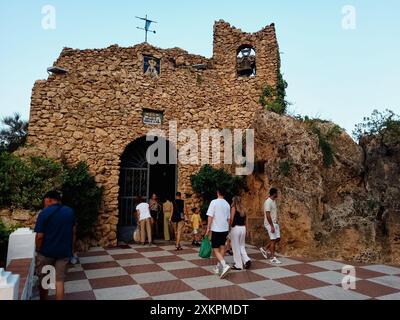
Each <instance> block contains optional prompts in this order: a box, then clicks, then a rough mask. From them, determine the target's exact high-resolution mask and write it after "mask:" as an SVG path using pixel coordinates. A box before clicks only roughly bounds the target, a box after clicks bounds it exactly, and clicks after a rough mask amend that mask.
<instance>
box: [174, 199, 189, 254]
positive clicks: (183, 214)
mask: <svg viewBox="0 0 400 320" xmlns="http://www.w3.org/2000/svg"><path fill="white" fill-rule="evenodd" d="M186 220H187V210H186V205H185V201H184V200H182V194H181V193H180V192H177V193H176V198H175V200H174V211H173V213H172V216H171V223H172V224H173V226H174V231H175V241H176V250H177V251H180V250H182V247H181V238H182V232H183V229H184V226H185V221H186Z"/></svg>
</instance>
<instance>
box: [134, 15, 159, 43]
mask: <svg viewBox="0 0 400 320" xmlns="http://www.w3.org/2000/svg"><path fill="white" fill-rule="evenodd" d="M136 19H140V20H144V22H145V24H144V28H140V27H137V28H138V29H140V30H144V31H145V38H144V39H145V40H144V41H145V42H147V33H148V32H152V33H156V32H155V31H154V30H150V25H151V24H152V23H157V21H153V20H149V19H147V14H146V17H145V18H141V17H136Z"/></svg>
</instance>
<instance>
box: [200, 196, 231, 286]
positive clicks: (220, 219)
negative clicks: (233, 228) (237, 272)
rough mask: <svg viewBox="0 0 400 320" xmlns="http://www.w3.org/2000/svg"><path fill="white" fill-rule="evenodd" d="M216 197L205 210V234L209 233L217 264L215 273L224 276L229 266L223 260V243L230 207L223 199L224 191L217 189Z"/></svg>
mask: <svg viewBox="0 0 400 320" xmlns="http://www.w3.org/2000/svg"><path fill="white" fill-rule="evenodd" d="M217 197H218V198H217V199H215V200H213V201H211V203H210V206H209V208H208V211H207V216H208V225H207V231H206V235H208V234H209V233H210V231H211V232H212V234H211V245H212V248H213V251H214V254H215V256H216V258H217V259H218V264H217V267H216V269H215V273H216V274H218V275H219V276H220V278H221V279H222V278H224V277H225V276H226V275H227V273H228V272H229V270H230V269H231V267H230V266H229V265H228V264H227V263H226V262H225V258H224V257H225V243H226V238H227V237H228V234H229V219H230V211H231V208H230V206H229V203H228V202H227V201H226V200H225V199H224V192H223V191H222V190H218V191H217Z"/></svg>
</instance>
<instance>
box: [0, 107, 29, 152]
mask: <svg viewBox="0 0 400 320" xmlns="http://www.w3.org/2000/svg"><path fill="white" fill-rule="evenodd" d="M1 123H2V125H3V127H5V128H3V129H1V130H0V151H7V152H10V153H11V152H14V151H15V150H17V149H18V148H19V147H21V146H23V145H24V144H25V143H26V139H27V137H28V122H27V121H24V120H22V119H21V115H20V114H19V113H14V115H13V116H10V117H5V118H3V119H2V120H1Z"/></svg>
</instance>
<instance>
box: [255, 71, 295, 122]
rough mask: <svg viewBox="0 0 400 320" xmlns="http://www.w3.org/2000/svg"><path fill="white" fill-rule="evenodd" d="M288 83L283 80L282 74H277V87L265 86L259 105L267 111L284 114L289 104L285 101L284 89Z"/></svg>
mask: <svg viewBox="0 0 400 320" xmlns="http://www.w3.org/2000/svg"><path fill="white" fill-rule="evenodd" d="M287 87H288V83H287V82H286V81H285V80H284V79H283V76H282V73H281V72H280V71H279V72H278V83H277V87H276V88H273V87H272V86H270V85H266V86H265V87H264V89H263V92H262V94H261V96H260V99H259V103H260V104H261V105H262V106H263V107H264V108H265V109H267V110H268V111H272V112H275V113H277V114H286V112H287V107H288V106H289V102H288V101H286V89H287Z"/></svg>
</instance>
